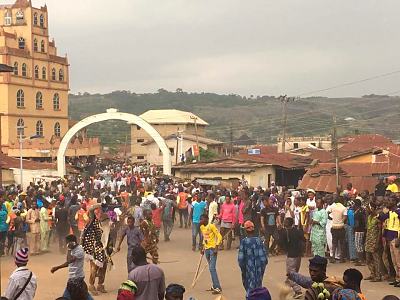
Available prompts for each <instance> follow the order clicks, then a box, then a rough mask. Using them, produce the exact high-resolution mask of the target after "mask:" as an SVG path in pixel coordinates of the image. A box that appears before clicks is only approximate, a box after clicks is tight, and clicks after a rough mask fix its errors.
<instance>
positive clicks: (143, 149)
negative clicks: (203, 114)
mask: <svg viewBox="0 0 400 300" xmlns="http://www.w3.org/2000/svg"><path fill="white" fill-rule="evenodd" d="M151 125H152V126H153V127H154V128H155V129H156V130H157V131H158V133H159V134H160V135H161V136H162V137H167V136H169V135H171V134H177V132H178V131H183V135H184V136H185V133H186V134H191V135H195V127H194V125H193V124H151ZM197 130H198V135H199V136H205V126H202V125H199V126H197ZM149 140H152V138H151V137H150V135H148V134H147V133H146V131H145V130H143V129H142V128H140V127H138V126H136V125H132V126H131V153H132V160H133V161H137V162H140V161H141V160H139V159H137V156H147V154H148V153H149V148H148V146H142V144H143V143H144V142H147V141H149ZM174 161H175V160H174Z"/></svg>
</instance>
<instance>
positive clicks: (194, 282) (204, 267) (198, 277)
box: [192, 260, 208, 288]
mask: <svg viewBox="0 0 400 300" xmlns="http://www.w3.org/2000/svg"><path fill="white" fill-rule="evenodd" d="M207 267H208V261H207V260H206V264H205V265H204V266H203V269H201V271H200V273H199V275H198V276H197V278H196V279H195V280H194V281H193V283H192V288H194V286H195V285H196V283H197V281H199V279H200V276H201V274H203V272H204V270H205V269H206V268H207Z"/></svg>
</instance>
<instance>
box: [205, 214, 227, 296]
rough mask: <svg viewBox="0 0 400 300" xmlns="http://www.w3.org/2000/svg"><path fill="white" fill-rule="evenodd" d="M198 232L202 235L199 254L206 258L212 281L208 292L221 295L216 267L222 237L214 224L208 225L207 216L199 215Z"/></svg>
mask: <svg viewBox="0 0 400 300" xmlns="http://www.w3.org/2000/svg"><path fill="white" fill-rule="evenodd" d="M200 230H201V233H202V235H203V249H202V250H201V253H202V255H204V254H205V256H206V259H207V262H208V269H209V270H210V274H211V280H212V287H211V289H210V291H212V293H213V294H214V295H217V294H221V292H222V289H221V285H220V283H219V279H218V274H217V269H216V266H217V255H218V246H219V245H220V244H221V242H222V235H221V234H220V233H219V231H218V229H217V227H216V226H215V225H214V224H209V222H208V215H207V214H203V215H201V218H200Z"/></svg>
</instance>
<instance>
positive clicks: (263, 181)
mask: <svg viewBox="0 0 400 300" xmlns="http://www.w3.org/2000/svg"><path fill="white" fill-rule="evenodd" d="M242 175H244V177H245V179H246V180H247V181H248V183H249V185H251V186H253V187H256V186H261V187H263V188H267V187H268V186H269V185H268V175H270V180H271V181H275V169H274V167H272V166H264V167H260V168H257V169H256V170H255V171H254V172H248V173H244V172H207V173H203V172H186V171H185V170H184V169H181V170H176V172H175V176H176V177H178V178H183V179H191V180H193V179H195V178H207V179H211V178H221V179H223V180H228V179H232V178H237V179H241V178H242Z"/></svg>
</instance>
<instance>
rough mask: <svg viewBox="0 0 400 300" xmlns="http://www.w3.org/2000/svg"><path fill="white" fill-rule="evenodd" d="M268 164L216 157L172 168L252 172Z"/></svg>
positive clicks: (198, 170)
mask: <svg viewBox="0 0 400 300" xmlns="http://www.w3.org/2000/svg"><path fill="white" fill-rule="evenodd" d="M266 165H269V164H263V163H259V162H255V161H249V160H245V159H240V158H233V157H231V158H223V159H217V160H213V161H210V162H197V163H191V164H187V165H177V166H173V167H172V168H173V169H176V170H184V171H192V170H193V171H196V172H208V171H219V172H236V171H237V172H245V173H248V172H252V171H255V169H256V168H261V167H263V166H266Z"/></svg>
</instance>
